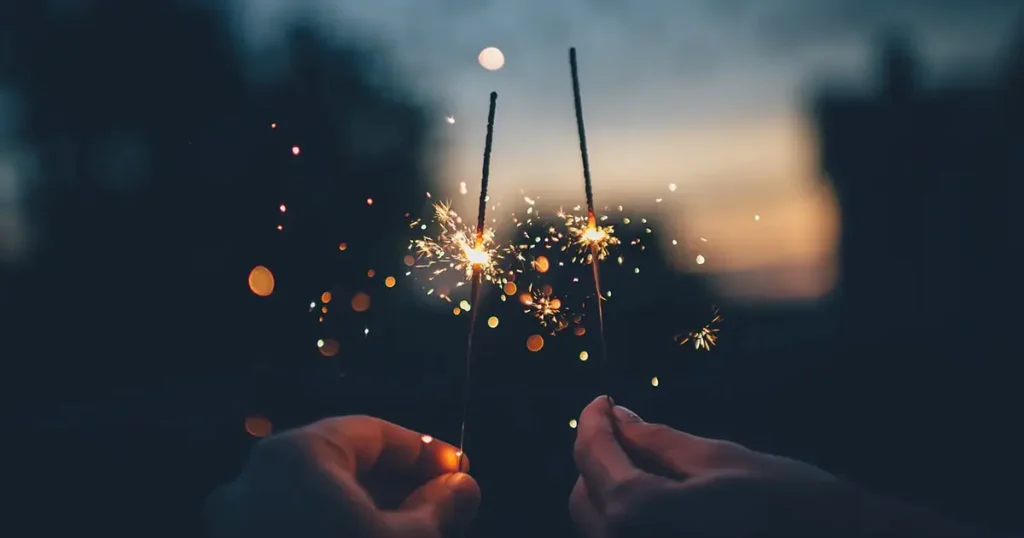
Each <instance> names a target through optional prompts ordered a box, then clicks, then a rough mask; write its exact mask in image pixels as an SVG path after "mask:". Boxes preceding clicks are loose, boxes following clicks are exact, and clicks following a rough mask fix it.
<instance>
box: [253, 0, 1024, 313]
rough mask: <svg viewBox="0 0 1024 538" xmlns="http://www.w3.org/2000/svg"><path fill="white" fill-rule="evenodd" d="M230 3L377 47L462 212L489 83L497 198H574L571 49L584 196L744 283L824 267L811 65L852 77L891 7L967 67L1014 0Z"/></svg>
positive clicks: (1005, 38)
mask: <svg viewBox="0 0 1024 538" xmlns="http://www.w3.org/2000/svg"><path fill="white" fill-rule="evenodd" d="M243 4H244V6H245V8H244V9H242V10H241V11H240V12H239V14H240V17H239V22H240V26H239V27H240V28H241V29H242V30H243V32H244V35H245V37H246V39H248V40H250V41H251V42H253V43H258V42H260V41H264V40H268V39H275V38H278V37H280V35H281V31H282V28H283V26H284V25H283V24H282V22H285V21H287V20H289V15H290V14H294V13H296V12H299V11H302V10H310V11H313V12H315V13H316V18H317V20H319V21H321V22H322V23H323V24H325V25H328V26H329V27H332V28H335V29H336V31H337V33H338V35H340V36H345V37H346V38H348V37H356V38H358V39H361V40H368V41H369V42H370V43H371V44H373V45H376V46H380V47H382V48H383V49H384V50H385V51H387V53H388V54H389V55H390V56H391V57H392V58H393V59H394V61H395V62H396V63H397V66H398V71H399V72H400V73H401V74H402V76H403V77H404V78H405V80H406V81H407V82H408V83H410V84H411V85H412V86H413V87H414V88H416V89H417V91H418V92H419V93H420V94H421V95H423V96H425V97H426V98H427V99H428V100H429V101H430V102H432V103H433V104H434V105H435V107H436V109H437V112H438V126H439V127H438V129H439V130H440V134H441V137H442V140H443V144H442V145H441V147H440V148H438V151H439V152H441V158H440V159H439V163H440V164H439V168H438V170H437V178H438V182H439V185H438V187H437V188H438V189H440V190H441V192H443V193H446V194H448V195H450V196H453V197H454V198H456V200H455V203H456V207H463V208H465V209H467V210H469V209H470V208H471V207H473V206H472V201H473V199H474V191H475V189H477V188H478V186H479V178H480V160H481V148H482V143H483V137H484V128H485V125H486V114H487V96H488V94H489V92H490V91H492V90H494V91H497V92H498V93H499V95H500V97H499V105H498V111H497V119H496V126H495V142H494V154H493V158H492V165H491V193H492V196H493V197H494V198H495V199H497V200H500V201H501V202H502V204H503V206H515V204H517V203H519V200H520V199H521V198H522V196H523V195H524V194H525V195H529V196H531V197H533V198H537V199H539V200H540V201H541V203H547V204H551V205H552V206H558V205H565V206H566V207H571V206H573V205H576V204H579V203H581V202H582V201H583V200H582V198H583V189H582V171H581V165H580V156H579V146H578V140H577V136H576V126H575V120H574V112H573V106H572V94H571V81H570V76H569V69H568V48H569V47H570V46H575V47H577V49H578V54H579V67H580V79H581V87H582V94H583V103H584V110H585V115H586V124H587V137H588V142H589V150H590V151H589V152H590V158H591V168H592V171H593V182H594V190H595V199H596V203H597V205H598V206H605V205H608V206H612V207H613V208H614V209H617V206H618V205H623V206H624V207H625V212H626V213H627V214H629V215H633V216H654V217H657V218H658V219H659V222H660V224H661V225H660V229H658V230H657V232H659V233H658V236H659V238H660V240H661V241H663V242H664V244H665V246H666V248H668V249H669V251H670V252H671V255H672V258H673V261H674V262H675V263H676V264H677V265H678V267H680V268H681V269H684V270H690V271H701V272H708V273H711V274H713V275H714V276H716V280H717V281H718V282H719V283H720V284H721V286H720V287H721V290H722V291H723V292H724V293H726V294H727V295H730V296H733V297H734V298H738V299H755V300H756V299H765V298H769V299H770V298H788V299H811V298H814V297H818V296H821V295H823V294H825V293H827V292H828V291H829V289H831V287H832V286H833V284H834V278H835V272H834V267H835V265H834V255H835V247H836V236H837V232H838V220H837V219H838V213H837V210H838V209H837V204H836V201H835V199H834V196H833V194H832V191H831V188H830V186H829V185H828V182H827V181H826V180H825V179H824V178H822V177H821V174H820V173H819V172H818V171H817V161H816V147H815V143H816V142H815V133H814V125H813V123H812V121H811V120H810V119H809V118H807V116H806V114H805V110H806V102H807V98H808V97H809V96H810V95H812V94H813V92H814V90H815V88H816V87H818V86H819V83H821V82H830V83H832V84H839V85H848V86H867V85H868V84H869V83H870V79H869V77H870V76H871V75H872V72H873V69H874V66H875V64H876V60H875V59H876V56H875V54H876V49H877V44H878V39H877V38H878V36H879V35H880V33H881V32H882V31H884V30H887V29H888V28H890V27H892V26H894V25H898V26H899V27H901V28H904V29H906V30H908V31H909V32H910V33H911V35H912V37H913V38H914V39H915V41H916V43H917V46H918V48H919V52H920V55H921V57H922V60H923V61H924V62H925V63H926V64H927V65H928V68H929V69H930V73H931V75H932V76H933V77H934V78H935V79H936V80H942V79H943V78H944V77H949V76H953V75H955V74H956V73H960V74H961V75H960V76H961V77H962V76H974V75H977V76H984V74H985V73H984V71H985V69H986V67H988V66H992V65H993V64H994V61H996V58H997V57H998V56H997V55H998V54H999V53H1000V51H1001V50H1002V49H1003V48H1004V47H1005V46H1006V44H1007V43H1008V42H1009V40H1010V39H1011V37H1012V35H1013V33H1014V30H1015V22H1016V20H1017V17H1016V15H1017V14H1018V13H1019V12H1020V9H1021V7H1020V6H1021V2H1020V1H1019V0H959V1H957V0H772V1H771V2H763V1H755V0H645V1H643V2H621V1H613V0H558V1H550V0H438V1H433V2H423V1H420V0H375V1H374V2H363V1H359V0H335V1H332V2H312V1H307V2H296V1H295V0H265V1H260V2H243ZM243 4H240V5H243ZM488 46H495V47H498V48H500V49H501V50H502V51H503V52H504V53H505V58H506V63H505V66H504V68H502V69H501V70H499V71H494V72H491V71H487V70H485V69H482V68H481V67H480V66H479V65H478V64H477V62H476V56H477V54H478V53H479V51H480V50H481V49H483V48H484V47H488ZM445 115H452V116H454V117H455V119H456V122H455V123H454V124H452V125H448V124H447V123H446V122H445V119H444V116H445ZM463 181H464V182H466V184H467V187H468V194H467V195H465V196H464V197H460V195H459V188H458V184H459V183H460V182H463ZM670 184H674V185H675V189H674V190H670V188H669V185H670ZM460 198H461V199H460ZM658 200H660V201H658ZM614 209H613V210H614ZM755 219H756V220H755ZM701 238H703V239H706V240H707V241H704V240H702V239H701ZM673 240H674V241H675V244H673ZM698 254H700V255H702V256H703V257H704V260H706V262H705V263H704V264H703V265H698V264H697V263H696V262H695V260H696V256H697V255H698Z"/></svg>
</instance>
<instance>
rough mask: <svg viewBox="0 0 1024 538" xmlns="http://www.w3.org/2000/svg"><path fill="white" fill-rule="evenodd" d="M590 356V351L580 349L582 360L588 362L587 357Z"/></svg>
mask: <svg viewBox="0 0 1024 538" xmlns="http://www.w3.org/2000/svg"><path fill="white" fill-rule="evenodd" d="M589 358H590V353H587V352H586V351H580V360H581V361H583V362H586V361H587V359H589Z"/></svg>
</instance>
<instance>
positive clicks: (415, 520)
mask: <svg viewBox="0 0 1024 538" xmlns="http://www.w3.org/2000/svg"><path fill="white" fill-rule="evenodd" d="M479 507H480V487H479V486H478V485H477V483H476V480H473V477H471V476H469V475H468V474H466V473H451V474H445V475H441V476H438V477H436V478H434V479H433V480H431V481H429V482H427V483H426V484H424V485H422V486H420V487H419V488H417V489H416V491H413V492H412V494H411V495H410V496H409V497H408V498H407V499H406V500H405V502H404V503H402V505H401V506H400V507H399V508H398V510H396V511H394V512H390V513H388V514H387V516H386V518H385V520H386V526H387V527H388V528H389V529H391V530H399V531H400V532H401V535H402V536H403V537H404V536H414V537H416V538H421V537H422V538H434V537H440V536H448V535H450V534H452V533H457V532H459V531H462V530H465V529H466V528H467V527H468V526H469V524H470V523H471V522H472V521H473V517H474V516H476V512H477V509H478V508H479ZM395 534H398V533H395Z"/></svg>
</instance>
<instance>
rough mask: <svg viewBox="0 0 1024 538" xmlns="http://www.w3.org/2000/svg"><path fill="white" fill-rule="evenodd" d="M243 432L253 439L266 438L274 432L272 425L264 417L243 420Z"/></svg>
mask: <svg viewBox="0 0 1024 538" xmlns="http://www.w3.org/2000/svg"><path fill="white" fill-rule="evenodd" d="M245 431H246V432H247V433H248V434H249V435H251V436H253V437H257V438H258V437H266V436H268V435H270V434H271V433H273V432H274V425H273V424H271V422H270V419H268V418H266V417H261V416H252V417H249V418H246V419H245Z"/></svg>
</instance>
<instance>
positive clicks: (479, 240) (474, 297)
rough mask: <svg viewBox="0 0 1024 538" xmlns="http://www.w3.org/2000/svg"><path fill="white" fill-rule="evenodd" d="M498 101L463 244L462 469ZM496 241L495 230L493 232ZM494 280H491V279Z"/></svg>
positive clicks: (489, 259) (486, 263)
mask: <svg viewBox="0 0 1024 538" xmlns="http://www.w3.org/2000/svg"><path fill="white" fill-rule="evenodd" d="M497 104H498V93H497V92H491V104H490V108H489V110H488V112H487V137H486V138H485V139H484V163H483V169H482V172H481V179H480V204H479V208H478V211H477V219H476V233H475V234H474V236H473V243H472V248H467V247H468V245H469V244H468V243H460V244H459V245H460V249H461V250H462V254H461V255H460V256H464V258H465V260H467V261H468V262H469V266H468V267H469V269H468V271H469V272H468V273H467V276H468V277H469V278H470V280H471V281H472V283H473V284H472V288H471V290H470V301H471V302H472V306H473V308H472V310H471V312H470V316H469V337H468V338H467V340H466V376H465V380H464V383H463V387H464V392H463V396H462V426H461V428H460V433H459V468H460V469H461V468H462V455H463V454H464V449H465V445H466V415H467V414H468V413H469V397H470V390H469V387H470V381H471V380H472V377H471V376H470V373H471V366H472V364H473V335H474V333H475V332H476V320H477V318H478V317H479V316H478V314H479V312H480V308H479V306H480V287H481V284H482V283H483V280H484V278H485V276H486V273H487V271H488V270H489V269H490V270H491V271H493V268H494V265H493V259H494V256H492V254H491V253H490V252H489V251H488V250H487V242H486V238H487V235H488V234H487V225H486V223H487V184H488V181H489V180H490V176H491V144H492V142H493V140H494V109H495V108H496V107H497ZM490 235H491V239H492V241H493V232H491V234H490ZM488 280H491V279H488Z"/></svg>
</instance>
